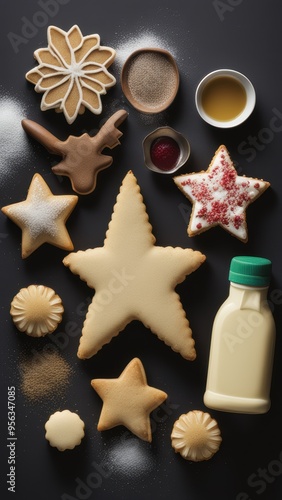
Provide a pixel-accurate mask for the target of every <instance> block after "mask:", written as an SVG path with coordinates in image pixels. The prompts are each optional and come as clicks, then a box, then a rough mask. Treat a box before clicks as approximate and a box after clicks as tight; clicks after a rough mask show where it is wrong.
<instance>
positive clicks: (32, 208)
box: [10, 179, 68, 239]
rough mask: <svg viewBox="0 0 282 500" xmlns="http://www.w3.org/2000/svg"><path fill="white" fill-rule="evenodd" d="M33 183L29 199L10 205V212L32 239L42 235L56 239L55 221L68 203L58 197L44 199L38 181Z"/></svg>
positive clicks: (56, 228) (57, 230)
mask: <svg viewBox="0 0 282 500" xmlns="http://www.w3.org/2000/svg"><path fill="white" fill-rule="evenodd" d="M33 182H34V185H33V189H32V193H31V194H30V195H29V199H28V200H26V201H25V202H24V203H20V204H19V205H17V204H15V205H12V206H11V207H10V212H11V213H12V214H13V215H14V216H15V217H16V218H17V219H18V220H19V221H21V222H22V224H24V225H25V227H26V228H27V229H28V230H29V233H30V236H31V237H32V238H33V239H36V238H38V236H39V235H41V234H42V233H44V234H47V235H49V236H51V237H57V236H58V232H59V228H58V223H57V219H58V217H59V216H60V215H61V213H62V212H63V211H64V210H65V209H66V208H67V207H68V202H67V200H64V199H63V198H62V197H60V196H59V197H56V196H52V199H50V198H48V197H46V195H45V194H44V190H43V189H42V187H41V185H40V183H39V181H38V179H34V181H33Z"/></svg>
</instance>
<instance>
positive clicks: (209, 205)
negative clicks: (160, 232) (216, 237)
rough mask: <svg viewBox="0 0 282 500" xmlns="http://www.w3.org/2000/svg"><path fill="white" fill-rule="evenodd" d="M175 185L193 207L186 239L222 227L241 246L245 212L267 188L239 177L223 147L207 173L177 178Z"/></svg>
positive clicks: (260, 182)
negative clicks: (239, 241) (237, 240)
mask: <svg viewBox="0 0 282 500" xmlns="http://www.w3.org/2000/svg"><path fill="white" fill-rule="evenodd" d="M174 182H175V184H176V185H177V187H178V188H179V189H180V191H182V193H183V194H184V195H185V196H186V198H188V199H189V200H190V201H191V203H192V204H193V208H192V214H191V217H190V221H189V225H188V229H187V232H188V235H189V236H195V235H197V234H200V233H202V232H204V231H207V230H208V229H210V228H212V227H214V226H221V227H223V228H224V229H225V230H226V231H228V232H229V233H231V234H232V235H233V236H235V237H237V238H238V239H239V240H241V241H243V242H244V243H246V242H247V240H248V231H247V222H246V209H247V207H248V206H249V205H250V204H251V203H253V202H254V201H255V200H256V199H257V198H258V197H259V196H261V194H262V193H263V192H264V191H265V190H266V189H267V188H268V187H269V186H270V183H269V182H267V181H264V180H262V179H254V178H252V177H246V176H240V175H238V174H237V171H236V169H235V167H234V165H233V162H232V160H231V158H230V156H229V153H228V151H227V149H226V147H225V146H223V145H222V146H220V147H219V148H218V150H217V151H216V153H215V155H214V157H213V159H212V162H211V164H210V166H209V168H208V169H207V170H206V171H201V172H198V173H196V172H194V173H192V174H184V175H178V176H176V177H174Z"/></svg>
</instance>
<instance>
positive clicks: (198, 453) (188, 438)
mask: <svg viewBox="0 0 282 500" xmlns="http://www.w3.org/2000/svg"><path fill="white" fill-rule="evenodd" d="M221 441H222V438H221V433H220V430H219V428H218V425H217V422H216V420H214V419H213V418H211V416H210V415H209V413H204V412H202V411H200V410H193V411H189V412H188V413H186V414H184V415H181V416H180V417H179V419H178V420H176V422H175V423H174V426H173V429H172V433H171V445H172V447H173V448H174V450H175V452H176V453H180V455H181V456H182V457H183V458H185V459H186V460H192V461H193V462H201V461H202V460H209V459H210V458H211V457H212V456H213V455H214V454H215V453H216V452H217V451H218V449H219V447H220V444H221Z"/></svg>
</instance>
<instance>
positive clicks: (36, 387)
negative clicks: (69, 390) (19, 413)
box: [20, 351, 72, 400]
mask: <svg viewBox="0 0 282 500" xmlns="http://www.w3.org/2000/svg"><path fill="white" fill-rule="evenodd" d="M71 373H72V369H71V367H70V365H69V364H68V363H67V362H66V361H65V360H64V359H63V358H62V356H60V354H59V353H58V352H57V351H52V352H51V353H48V354H47V353H45V352H44V353H42V352H35V354H34V355H33V357H32V358H31V359H23V360H22V361H21V362H20V377H21V390H22V393H23V394H24V395H25V396H26V397H27V398H28V399H30V400H38V399H39V400H40V399H43V398H46V397H50V396H52V395H56V396H57V395H58V394H59V395H60V394H63V392H64V389H65V388H66V386H67V385H68V384H69V380H70V376H71Z"/></svg>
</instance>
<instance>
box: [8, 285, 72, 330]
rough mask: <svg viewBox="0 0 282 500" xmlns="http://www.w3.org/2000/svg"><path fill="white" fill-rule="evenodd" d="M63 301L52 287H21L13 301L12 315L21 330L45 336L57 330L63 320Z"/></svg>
mask: <svg viewBox="0 0 282 500" xmlns="http://www.w3.org/2000/svg"><path fill="white" fill-rule="evenodd" d="M63 312H64V308H63V305H62V301H61V299H60V297H59V295H57V294H56V293H55V292H54V290H52V288H49V287H47V286H43V285H30V286H28V287H27V288H21V290H20V291H19V293H17V295H16V296H15V297H14V298H13V300H12V303H11V310H10V313H11V316H12V319H13V322H14V324H15V325H16V327H17V329H18V330H19V331H20V332H25V333H26V334H27V335H30V336H31V337H44V336H45V335H46V334H47V333H52V332H54V331H55V330H56V328H57V326H58V324H59V323H60V322H61V321H62V314H63Z"/></svg>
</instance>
